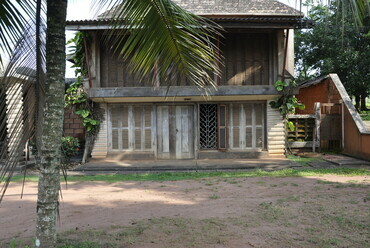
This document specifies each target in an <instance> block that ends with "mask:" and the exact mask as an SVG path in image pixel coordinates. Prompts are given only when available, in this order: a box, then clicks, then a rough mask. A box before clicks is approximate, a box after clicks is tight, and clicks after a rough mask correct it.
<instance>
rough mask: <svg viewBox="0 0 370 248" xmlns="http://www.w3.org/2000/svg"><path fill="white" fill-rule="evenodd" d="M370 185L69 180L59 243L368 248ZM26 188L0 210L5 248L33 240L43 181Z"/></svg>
mask: <svg viewBox="0 0 370 248" xmlns="http://www.w3.org/2000/svg"><path fill="white" fill-rule="evenodd" d="M369 188H370V178H369V177H365V176H357V177H343V176H323V177H305V178H300V177H288V178H270V177H255V178H228V179H224V178H208V179H199V180H187V181H175V182H119V183H103V182H97V183H96V182H94V183H92V182H89V183H87V182H79V183H69V185H68V189H67V190H65V189H64V190H63V200H62V201H61V205H60V223H59V224H58V230H59V233H60V234H61V235H60V240H59V243H60V244H70V243H73V242H74V243H75V242H85V243H83V244H84V245H86V244H95V245H96V246H91V247H153V248H156V247H238V248H239V247H366V246H368V244H369V242H370V238H369V237H370V223H369V220H370V216H369V213H370V211H369V210H370V208H369V206H370V205H369V202H370V193H369ZM20 192H21V184H20V183H12V184H11V185H10V187H9V189H8V191H7V194H6V196H5V198H4V201H3V203H2V204H1V205H0V216H1V218H0V244H1V245H0V247H8V244H9V242H10V240H11V239H12V238H15V239H16V240H17V241H18V242H20V241H22V240H24V242H25V243H28V242H30V239H31V238H32V236H33V234H34V230H35V209H36V196H37V184H36V183H26V185H25V193H24V196H23V199H20V196H19V194H20ZM28 244H29V243H28ZM81 246H82V245H81ZM84 247H88V246H84Z"/></svg>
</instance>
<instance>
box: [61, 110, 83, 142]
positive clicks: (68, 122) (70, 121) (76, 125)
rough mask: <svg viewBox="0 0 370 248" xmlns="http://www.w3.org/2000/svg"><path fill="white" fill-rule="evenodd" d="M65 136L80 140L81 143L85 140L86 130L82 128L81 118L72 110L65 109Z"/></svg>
mask: <svg viewBox="0 0 370 248" xmlns="http://www.w3.org/2000/svg"><path fill="white" fill-rule="evenodd" d="M63 132H64V136H72V137H75V138H78V140H79V141H82V140H85V129H84V127H83V126H82V120H81V118H80V117H79V116H78V115H76V114H74V113H73V110H72V109H64V125H63Z"/></svg>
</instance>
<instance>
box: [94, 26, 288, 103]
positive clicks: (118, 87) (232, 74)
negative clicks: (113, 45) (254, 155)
mask: <svg viewBox="0 0 370 248" xmlns="http://www.w3.org/2000/svg"><path fill="white" fill-rule="evenodd" d="M92 34H93V35H92V37H93V39H92V43H91V44H90V49H89V50H90V51H92V54H91V57H90V70H91V78H90V80H91V87H90V89H89V96H90V97H91V98H93V99H94V100H95V101H104V102H119V101H121V100H123V99H124V100H125V101H127V100H130V98H132V101H156V100H158V99H159V98H161V99H164V98H166V99H167V98H173V99H172V100H174V101H184V99H185V100H186V99H188V101H189V99H191V100H200V99H204V96H206V95H208V96H211V97H212V96H214V97H216V98H217V99H218V100H232V99H234V98H235V96H243V97H244V98H245V97H246V96H248V100H260V99H261V97H260V96H261V95H263V96H265V97H266V96H270V98H273V97H275V96H276V95H277V94H278V92H277V91H276V90H275V88H274V86H273V85H274V83H275V82H276V81H277V80H278V79H280V78H281V74H282V71H283V70H287V71H290V72H292V71H293V62H294V58H293V53H294V51H293V49H294V47H293V32H291V34H290V37H288V39H287V33H286V31H284V30H282V29H278V30H261V31H256V30H253V31H251V30H238V32H236V31H235V30H233V31H232V32H227V33H225V34H223V37H222V38H220V39H219V42H218V43H219V44H220V45H219V48H220V51H221V53H222V56H223V59H222V64H221V65H220V69H221V72H222V73H221V77H219V78H217V77H215V81H216V83H217V85H218V87H217V89H214V88H213V87H209V88H206V89H202V90H200V89H199V88H197V87H196V86H193V84H192V83H191V82H189V80H187V79H186V78H184V77H181V76H178V75H176V76H174V77H173V78H172V79H171V80H169V81H160V80H155V77H154V76H151V75H150V76H147V77H146V78H145V79H143V80H139V79H138V78H137V77H135V75H133V74H131V73H130V70H129V68H128V62H126V61H123V60H122V59H121V58H120V56H119V55H118V54H116V53H114V52H113V51H112V50H110V49H108V47H107V46H106V45H104V44H103V43H102V42H100V40H101V34H100V33H99V32H94V33H92ZM286 43H288V46H286V45H285V44H286ZM285 56H286V58H285ZM284 61H285V66H283V63H284ZM168 86H171V87H170V88H168ZM232 97H234V98H232ZM154 98H155V99H154Z"/></svg>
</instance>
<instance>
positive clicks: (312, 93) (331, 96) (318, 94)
mask: <svg viewBox="0 0 370 248" xmlns="http://www.w3.org/2000/svg"><path fill="white" fill-rule="evenodd" d="M296 97H297V98H298V99H299V100H300V101H301V102H302V103H303V104H304V105H306V108H305V109H304V110H300V109H297V110H296V113H297V114H312V113H313V112H314V105H315V102H320V103H340V100H341V96H340V94H339V92H338V90H337V89H336V88H335V85H334V84H333V83H332V82H331V81H330V80H329V79H326V80H324V81H323V82H321V83H318V84H315V85H311V86H309V87H307V88H301V89H299V94H298V95H296Z"/></svg>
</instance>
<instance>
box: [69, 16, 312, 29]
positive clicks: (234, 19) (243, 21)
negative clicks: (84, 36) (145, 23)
mask: <svg viewBox="0 0 370 248" xmlns="http://www.w3.org/2000/svg"><path fill="white" fill-rule="evenodd" d="M208 18H209V19H210V20H212V21H214V22H216V23H218V24H219V25H221V26H222V27H224V28H258V29H261V28H268V29H271V28H276V29H286V28H289V29H300V28H310V27H312V26H313V22H312V21H311V20H307V19H303V16H283V15H274V16H272V15H265V16H261V15H259V16H256V15H248V16H241V15H227V16H226V15H212V16H208ZM113 27H114V25H112V20H111V19H95V20H74V21H67V26H66V29H67V30H107V29H113ZM121 28H122V29H124V28H125V26H124V23H123V25H122V27H121Z"/></svg>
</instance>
